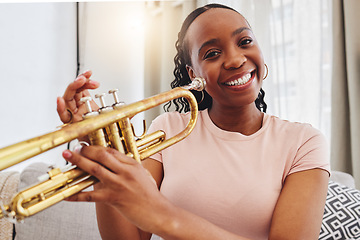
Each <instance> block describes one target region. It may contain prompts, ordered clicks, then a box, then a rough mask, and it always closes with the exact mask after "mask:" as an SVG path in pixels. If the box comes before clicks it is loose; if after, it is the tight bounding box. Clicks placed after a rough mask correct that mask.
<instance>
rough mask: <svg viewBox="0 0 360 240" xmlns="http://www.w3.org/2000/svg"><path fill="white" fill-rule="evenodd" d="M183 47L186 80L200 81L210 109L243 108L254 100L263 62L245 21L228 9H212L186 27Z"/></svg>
mask: <svg viewBox="0 0 360 240" xmlns="http://www.w3.org/2000/svg"><path fill="white" fill-rule="evenodd" d="M185 43H186V44H187V45H188V49H189V54H190V57H191V63H192V64H191V66H188V73H189V76H190V78H194V77H203V78H205V79H206V81H207V85H206V91H207V92H208V93H209V94H210V96H211V97H212V98H213V107H215V105H216V104H220V106H222V107H227V106H229V107H234V106H245V105H248V104H253V103H254V101H255V99H256V98H257V96H258V94H259V91H260V88H261V85H262V80H263V76H264V69H265V66H264V60H263V56H262V53H261V50H260V48H259V46H258V43H257V42H256V40H255V36H254V34H253V32H252V31H251V29H250V26H249V25H248V23H247V22H246V20H245V19H244V18H243V17H242V16H241V15H240V14H238V13H237V12H234V11H232V10H229V9H222V8H214V9H209V10H208V11H206V12H204V13H202V14H201V15H200V16H198V17H197V18H196V19H195V20H194V22H193V23H192V24H191V25H190V27H189V29H188V31H187V33H186V36H185Z"/></svg>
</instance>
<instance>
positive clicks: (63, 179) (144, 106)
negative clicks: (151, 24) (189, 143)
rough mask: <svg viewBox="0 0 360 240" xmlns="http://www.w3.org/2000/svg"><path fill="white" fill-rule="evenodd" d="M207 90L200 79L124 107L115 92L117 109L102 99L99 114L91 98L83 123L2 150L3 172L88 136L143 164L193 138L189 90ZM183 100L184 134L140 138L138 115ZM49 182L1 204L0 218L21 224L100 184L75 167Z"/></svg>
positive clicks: (51, 174) (193, 115)
mask: <svg viewBox="0 0 360 240" xmlns="http://www.w3.org/2000/svg"><path fill="white" fill-rule="evenodd" d="M204 88H205V80H204V79H201V78H196V79H194V80H193V81H192V83H191V84H189V85H187V86H182V87H177V88H174V89H172V90H170V91H167V92H164V93H160V94H158V95H155V96H152V97H149V98H146V99H143V100H140V101H138V102H135V103H131V104H123V103H121V102H119V100H118V98H117V95H116V93H114V91H110V92H109V93H112V94H113V95H114V99H115V104H114V105H113V106H112V107H106V106H104V104H103V103H104V102H103V99H102V96H99V98H100V101H101V103H102V105H103V106H102V107H101V108H100V109H99V110H98V111H92V110H91V106H90V100H91V98H84V99H82V101H83V102H84V103H85V105H86V107H87V110H88V111H87V113H86V114H84V115H83V118H84V119H83V120H82V121H80V122H76V123H71V124H68V125H66V126H64V127H62V128H61V129H59V130H56V131H54V132H50V133H48V134H45V135H42V136H38V137H35V138H32V139H29V140H26V141H23V142H19V143H16V144H14V145H10V146H7V147H5V148H2V149H0V171H1V170H3V169H6V168H8V167H11V166H13V165H15V164H18V163H20V162H23V161H25V160H27V159H29V158H31V157H34V156H36V155H38V154H41V153H43V152H45V151H48V150H50V149H52V148H55V147H57V146H60V145H62V144H64V143H68V142H70V141H72V140H74V139H78V138H82V137H85V136H87V137H88V139H89V142H90V144H91V145H101V146H104V147H112V148H115V149H117V150H118V151H120V152H122V153H125V154H126V155H128V156H131V157H133V158H134V159H135V160H136V161H138V162H139V163H141V161H142V160H143V159H146V158H148V157H150V156H151V155H153V154H155V153H157V152H159V151H161V150H163V149H165V148H167V147H169V146H171V145H173V144H175V143H177V142H179V141H181V140H183V139H184V138H186V137H187V136H188V135H189V134H190V132H191V131H192V130H193V128H194V126H195V124H196V120H197V115H198V106H197V101H196V99H195V97H194V95H193V94H192V93H191V92H190V90H197V91H202V90H203V89H204ZM181 97H182V98H185V99H186V100H187V101H188V102H189V105H190V108H191V115H190V120H189V122H188V125H187V126H186V127H185V129H184V130H182V131H181V132H179V133H178V134H177V135H175V136H173V137H171V138H168V139H166V134H165V132H163V131H161V130H158V131H155V132H153V133H151V134H148V135H146V134H143V135H142V136H140V137H135V134H134V129H133V127H132V124H131V123H130V119H131V118H132V117H133V116H135V115H136V114H138V113H140V112H143V111H146V110H148V109H150V108H153V107H156V106H159V105H161V104H163V103H166V102H168V101H171V100H173V99H177V98H181ZM47 178H48V179H47V180H44V181H41V182H40V183H38V184H35V185H33V186H31V187H29V188H27V189H25V190H23V191H21V192H19V193H17V194H16V195H15V196H14V197H13V198H12V199H11V201H10V203H9V204H7V205H3V204H2V203H0V207H1V211H0V219H1V218H7V219H8V220H9V221H12V222H22V221H24V219H25V218H26V217H30V216H32V215H34V214H36V213H38V212H40V211H42V210H44V209H46V208H48V207H50V206H52V205H54V204H56V203H58V202H60V201H62V200H64V199H65V198H67V197H70V196H72V195H74V194H76V193H78V192H80V191H82V190H84V189H86V188H88V187H89V186H92V185H94V184H95V183H96V182H98V180H97V179H96V178H95V177H93V176H91V175H89V174H88V173H86V172H84V171H83V170H81V169H79V168H77V167H76V166H72V167H70V168H69V169H67V170H65V171H62V170H61V169H60V168H54V169H52V170H50V171H49V172H48V176H47Z"/></svg>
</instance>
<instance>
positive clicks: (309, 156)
mask: <svg viewBox="0 0 360 240" xmlns="http://www.w3.org/2000/svg"><path fill="white" fill-rule="evenodd" d="M315 168H319V169H323V170H325V171H327V172H328V173H329V174H330V154H329V147H328V143H327V141H326V138H325V136H324V135H323V134H322V133H321V132H320V131H319V130H317V129H315V128H313V127H311V126H310V125H308V127H307V128H306V129H305V133H304V135H303V141H302V144H301V145H300V146H299V148H298V151H297V153H296V156H295V158H294V161H293V163H292V166H291V169H290V171H289V173H288V175H290V174H292V173H295V172H299V171H304V170H309V169H315Z"/></svg>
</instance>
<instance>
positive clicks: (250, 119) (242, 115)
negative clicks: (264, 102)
mask: <svg viewBox="0 0 360 240" xmlns="http://www.w3.org/2000/svg"><path fill="white" fill-rule="evenodd" d="M209 116H210V119H211V120H212V121H213V123H214V124H215V125H216V126H217V127H219V128H221V129H223V130H225V131H231V132H239V133H241V134H243V135H251V134H254V133H255V132H257V131H258V130H259V129H260V128H261V127H262V122H263V116H264V114H263V113H262V112H261V111H259V110H258V109H257V108H256V106H255V103H254V104H250V105H248V106H242V107H239V108H234V107H229V108H224V107H223V106H221V107H220V106H217V105H216V104H213V106H212V107H211V109H209Z"/></svg>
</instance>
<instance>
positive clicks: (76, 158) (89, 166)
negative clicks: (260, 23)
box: [63, 150, 116, 184]
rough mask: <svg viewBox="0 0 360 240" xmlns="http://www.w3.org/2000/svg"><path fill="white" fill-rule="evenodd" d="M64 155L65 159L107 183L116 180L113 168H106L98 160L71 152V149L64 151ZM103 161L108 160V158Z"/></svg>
mask: <svg viewBox="0 0 360 240" xmlns="http://www.w3.org/2000/svg"><path fill="white" fill-rule="evenodd" d="M63 157H64V158H65V160H67V161H69V162H71V163H72V164H74V165H76V166H78V167H79V168H80V169H82V170H83V171H85V172H87V173H89V174H90V175H92V176H94V177H96V178H97V179H98V180H100V181H101V182H103V183H105V184H107V183H111V182H115V181H116V176H115V174H114V173H113V172H112V170H110V169H107V168H105V167H104V166H102V165H101V164H99V163H98V162H95V161H93V160H92V159H89V158H86V157H84V156H82V155H80V154H77V153H75V152H71V151H69V150H65V151H63ZM103 161H107V159H106V160H103Z"/></svg>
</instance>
